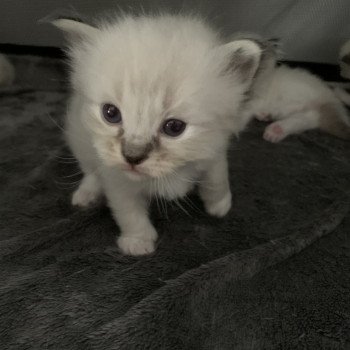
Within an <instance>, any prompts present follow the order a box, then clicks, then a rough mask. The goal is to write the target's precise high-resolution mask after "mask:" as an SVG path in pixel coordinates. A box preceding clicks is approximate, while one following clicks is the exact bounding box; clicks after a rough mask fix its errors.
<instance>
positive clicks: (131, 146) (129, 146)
mask: <svg viewBox="0 0 350 350" xmlns="http://www.w3.org/2000/svg"><path fill="white" fill-rule="evenodd" d="M151 150H152V144H150V143H147V144H142V145H140V144H135V143H130V142H125V141H124V142H122V148H121V151H122V155H123V157H124V159H125V160H126V161H127V162H128V163H129V164H131V165H138V164H140V163H142V162H143V161H144V160H145V159H147V158H148V155H149V153H150V151H151Z"/></svg>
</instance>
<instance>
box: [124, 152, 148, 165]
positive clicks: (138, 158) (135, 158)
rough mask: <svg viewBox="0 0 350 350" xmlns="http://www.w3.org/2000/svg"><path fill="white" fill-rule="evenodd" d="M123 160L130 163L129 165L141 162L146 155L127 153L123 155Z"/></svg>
mask: <svg viewBox="0 0 350 350" xmlns="http://www.w3.org/2000/svg"><path fill="white" fill-rule="evenodd" d="M123 156H124V158H125V160H126V161H127V162H128V163H129V164H131V165H137V164H140V163H142V162H143V161H144V160H145V159H146V158H147V155H146V156H145V155H143V154H141V155H139V156H128V155H125V154H124V155H123Z"/></svg>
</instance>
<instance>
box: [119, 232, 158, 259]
mask: <svg viewBox="0 0 350 350" xmlns="http://www.w3.org/2000/svg"><path fill="white" fill-rule="evenodd" d="M117 244H118V247H119V249H120V250H121V251H122V252H123V253H124V254H126V255H135V256H136V255H147V254H151V253H153V252H154V251H155V240H154V239H151V238H141V237H130V236H121V237H119V238H118V239H117Z"/></svg>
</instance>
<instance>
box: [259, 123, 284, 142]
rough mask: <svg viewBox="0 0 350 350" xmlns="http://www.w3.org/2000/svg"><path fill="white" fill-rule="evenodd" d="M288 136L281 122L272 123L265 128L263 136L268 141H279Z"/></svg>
mask: <svg viewBox="0 0 350 350" xmlns="http://www.w3.org/2000/svg"><path fill="white" fill-rule="evenodd" d="M286 136H287V135H286V133H285V131H284V130H283V128H282V126H281V125H280V124H279V123H272V124H270V125H269V126H268V127H267V128H266V129H265V132H264V135H263V138H264V140H266V141H269V142H273V143H277V142H279V141H281V140H283V139H284V138H285V137H286Z"/></svg>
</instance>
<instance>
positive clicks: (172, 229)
mask: <svg viewBox="0 0 350 350" xmlns="http://www.w3.org/2000/svg"><path fill="white" fill-rule="evenodd" d="M14 60H15V62H16V64H17V69H18V72H19V73H20V74H19V77H20V78H19V79H18V80H17V82H16V84H15V85H14V86H13V87H11V88H6V89H5V88H3V89H2V90H0V126H1V127H0V142H1V148H0V165H1V172H0V187H1V196H0V218H1V220H0V281H1V282H0V349H1V350H2V349H96V350H97V349H98V350H109V349H128V350H131V349H152V350H154V349H179V350H181V349H208V350H212V349H218V350H222V349H223V350H224V349H349V348H350V235H349V229H350V217H349V215H348V214H347V213H348V206H349V193H350V179H349V178H350V176H349V175H350V164H349V160H350V150H349V143H348V142H346V141H342V140H337V139H335V138H332V137H331V136H328V135H325V134H321V133H320V132H318V131H312V132H307V133H304V134H303V135H300V136H292V137H289V138H288V139H286V140H285V141H283V142H282V143H280V144H277V145H274V144H270V143H267V142H265V141H263V140H262V138H261V135H262V131H263V127H264V124H263V123H258V122H254V123H252V125H251V126H250V127H249V128H248V130H247V131H246V132H245V133H244V134H243V135H242V136H241V137H240V139H239V140H235V141H233V142H232V146H231V149H230V152H229V157H230V165H231V169H230V174H231V187H232V193H233V207H232V209H231V211H230V213H229V215H228V216H227V217H226V218H224V219H221V220H219V219H214V218H211V217H209V216H208V215H207V214H206V213H205V212H204V210H203V206H202V204H201V202H200V200H199V199H198V197H197V195H196V193H193V194H191V195H190V196H189V198H188V199H187V200H186V201H183V202H181V203H180V207H179V206H177V205H176V204H175V203H168V204H167V207H166V208H164V207H162V206H159V207H157V203H154V205H153V207H152V219H153V222H154V224H155V226H156V227H157V229H158V232H159V233H160V239H159V246H158V249H157V252H156V253H155V254H153V255H152V256H147V257H140V258H135V257H128V256H123V255H121V254H120V253H119V252H118V250H117V248H116V245H115V237H116V235H117V234H118V228H117V226H116V225H115V223H114V221H113V220H112V218H111V215H110V212H109V210H108V208H106V207H105V205H103V203H101V205H99V206H96V207H93V208H90V209H88V210H84V211H82V210H77V209H74V208H72V207H71V206H70V195H71V192H72V191H73V189H74V188H75V187H76V186H77V183H78V182H79V179H80V176H81V175H80V172H79V169H78V167H77V164H76V162H75V160H74V159H73V158H72V157H71V155H70V153H69V151H68V149H67V148H66V147H65V146H64V142H63V139H62V136H61V135H62V131H61V127H62V115H63V114H64V110H65V104H66V98H67V84H66V82H65V80H66V78H65V77H66V76H65V73H64V70H63V69H62V65H61V63H60V62H59V61H56V60H52V59H48V58H45V59H44V58H29V57H28V58H23V57H22V58H14ZM311 243H314V244H312V245H311Z"/></svg>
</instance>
